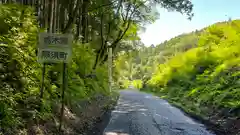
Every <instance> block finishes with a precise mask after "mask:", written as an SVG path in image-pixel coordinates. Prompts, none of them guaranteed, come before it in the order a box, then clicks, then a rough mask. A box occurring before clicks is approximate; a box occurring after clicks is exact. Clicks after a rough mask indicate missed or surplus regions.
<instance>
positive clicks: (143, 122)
mask: <svg viewBox="0 0 240 135" xmlns="http://www.w3.org/2000/svg"><path fill="white" fill-rule="evenodd" d="M104 135H214V134H213V133H211V132H209V131H207V130H206V128H205V127H204V125H202V124H199V123H197V122H195V121H194V120H192V119H191V118H189V117H187V116H185V115H184V113H183V112H181V111H180V110H179V109H177V108H175V107H173V106H171V105H170V104H169V103H168V102H167V101H165V100H162V99H160V98H158V97H155V96H152V95H150V94H146V93H142V92H138V91H130V90H129V91H128V90H124V91H121V92H120V98H119V101H118V104H117V106H116V108H115V110H114V111H113V112H112V116H111V119H110V122H109V124H108V125H107V127H106V128H105V130H104Z"/></svg>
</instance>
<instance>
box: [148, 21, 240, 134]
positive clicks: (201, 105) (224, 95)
mask: <svg viewBox="0 0 240 135" xmlns="http://www.w3.org/2000/svg"><path fill="white" fill-rule="evenodd" d="M148 86H149V88H148V90H150V91H152V92H154V93H156V94H158V95H160V96H162V97H164V98H166V99H168V100H170V101H172V102H174V103H177V104H178V105H179V106H182V107H183V108H185V109H186V110H187V111H190V112H194V113H196V114H198V115H200V116H202V117H204V118H207V119H209V120H211V121H213V122H214V123H217V124H220V125H221V126H223V127H225V128H226V129H227V130H228V131H229V132H230V131H231V132H230V133H229V134H231V133H232V134H237V132H239V129H240V124H239V123H240V120H239V118H240V98H239V97H240V20H234V21H232V22H227V23H218V24H213V25H211V26H209V27H208V28H207V29H205V30H204V31H203V32H201V34H200V36H199V41H198V44H197V46H196V47H194V48H191V49H189V50H187V51H185V52H180V53H177V54H176V56H174V57H172V58H171V59H169V60H168V61H166V62H165V63H163V64H160V65H159V66H158V69H157V70H156V72H155V73H154V75H153V76H152V78H151V79H150V80H149V81H148Z"/></svg>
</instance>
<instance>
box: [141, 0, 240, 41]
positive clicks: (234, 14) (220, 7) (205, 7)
mask: <svg viewBox="0 0 240 135" xmlns="http://www.w3.org/2000/svg"><path fill="white" fill-rule="evenodd" d="M192 2H193V4H194V8H193V13H194V14H195V15H194V17H193V19H192V21H189V20H187V17H186V16H183V15H181V14H180V13H177V12H168V11H167V10H166V9H161V8H159V9H158V10H159V12H160V19H159V20H157V21H156V22H155V23H154V24H151V25H148V26H147V27H146V31H145V32H144V33H142V34H140V37H141V40H142V42H143V43H144V44H145V45H146V46H150V45H151V44H154V45H157V44H159V43H161V42H163V41H165V40H169V39H171V38H173V37H175V36H177V35H179V34H182V33H186V32H191V31H194V30H196V29H201V28H203V27H206V26H208V25H211V24H213V23H216V22H221V21H224V20H228V19H229V17H231V18H232V19H239V18H240V8H239V6H240V0H229V1H227V0H192Z"/></svg>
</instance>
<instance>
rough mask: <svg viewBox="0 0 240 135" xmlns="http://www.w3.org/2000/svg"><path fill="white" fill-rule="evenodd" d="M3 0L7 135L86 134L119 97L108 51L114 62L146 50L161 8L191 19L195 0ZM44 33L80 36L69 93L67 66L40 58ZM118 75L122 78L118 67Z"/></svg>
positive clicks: (1, 124)
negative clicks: (145, 35)
mask: <svg viewBox="0 0 240 135" xmlns="http://www.w3.org/2000/svg"><path fill="white" fill-rule="evenodd" d="M0 3H1V4H0V52H1V53H0V73H1V74H0V134H4V135H5V134H6V135H11V134H21V135H25V134H47V135H50V134H60V133H59V132H61V133H63V134H77V133H81V134H84V132H85V131H86V130H88V129H89V128H91V126H92V125H93V124H94V122H95V121H96V119H97V118H98V117H100V116H101V115H102V113H103V112H104V110H106V109H109V108H110V107H111V105H112V104H113V103H114V101H115V100H116V98H117V94H115V93H114V92H111V91H110V90H109V86H108V72H107V71H108V70H107V63H106V61H107V59H108V54H107V50H108V48H112V50H113V57H114V59H117V58H118V56H120V55H121V54H122V53H123V52H130V51H131V50H136V49H138V48H139V45H140V44H141V43H139V37H138V36H137V32H138V31H139V30H142V29H143V28H144V26H145V24H149V23H152V22H154V21H155V20H156V19H157V18H158V13H157V11H156V10H155V6H157V5H158V6H161V7H163V8H167V9H169V10H171V11H176V12H180V13H182V14H183V15H186V17H188V18H189V19H190V18H191V17H192V13H191V11H192V7H193V5H192V4H191V2H190V1H189V0H177V1H176V0H174V1H169V0H161V1H156V0H151V1H144V0H0ZM39 32H49V33H69V34H72V35H74V41H73V45H72V46H73V56H72V59H71V62H70V63H69V64H68V66H67V75H66V76H64V77H65V78H67V80H68V81H67V86H66V88H67V89H66V90H65V93H64V94H63V95H62V91H61V88H62V87H65V86H63V84H62V79H63V78H62V77H61V76H62V74H61V73H62V72H61V71H63V66H62V65H63V64H62V63H44V64H40V63H38V62H37V53H38V51H37V46H38V33H39ZM116 68H117V67H116ZM44 73H45V77H44V85H43V86H41V82H42V81H43V78H42V75H43V74H44ZM116 77H120V75H119V74H117V72H115V70H114V79H116ZM116 84H117V83H116ZM115 86H118V85H115ZM41 88H43V89H41ZM116 88H117V87H116ZM40 91H41V92H40ZM62 99H64V100H63V102H62ZM61 105H63V106H61ZM62 112H64V115H62V116H61V114H62ZM59 127H60V128H59Z"/></svg>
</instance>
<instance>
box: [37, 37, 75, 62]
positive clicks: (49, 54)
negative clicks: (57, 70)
mask: <svg viewBox="0 0 240 135" xmlns="http://www.w3.org/2000/svg"><path fill="white" fill-rule="evenodd" d="M72 40H73V38H72V35H69V34H54V33H40V34H39V46H38V51H39V53H38V61H39V62H41V63H42V62H50V63H56V62H66V63H67V62H69V61H70V57H71V53H72V46H71V44H72Z"/></svg>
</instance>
